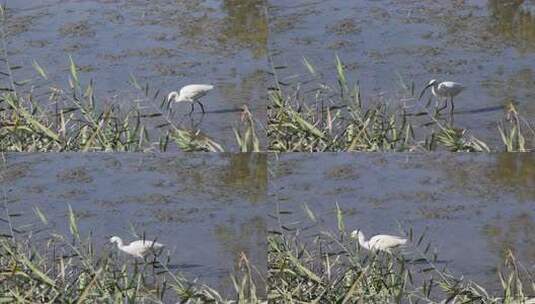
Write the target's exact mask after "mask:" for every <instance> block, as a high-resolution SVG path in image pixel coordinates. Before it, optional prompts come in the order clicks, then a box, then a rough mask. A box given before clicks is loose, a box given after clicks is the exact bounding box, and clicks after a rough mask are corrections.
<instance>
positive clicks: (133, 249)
mask: <svg viewBox="0 0 535 304" xmlns="http://www.w3.org/2000/svg"><path fill="white" fill-rule="evenodd" d="M110 242H111V243H117V247H118V248H119V250H122V251H124V252H126V253H128V254H130V255H133V256H135V257H139V258H143V257H145V256H146V255H147V254H148V253H149V252H150V251H151V250H154V249H159V248H162V247H164V245H163V244H160V243H157V242H155V241H149V240H138V241H133V242H132V243H130V244H128V245H124V244H123V240H122V239H121V238H120V237H118V236H113V237H111V238H110Z"/></svg>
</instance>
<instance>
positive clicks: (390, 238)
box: [351, 230, 407, 253]
mask: <svg viewBox="0 0 535 304" xmlns="http://www.w3.org/2000/svg"><path fill="white" fill-rule="evenodd" d="M351 237H352V238H356V239H358V242H359V244H360V247H362V248H364V249H367V250H370V251H385V252H388V253H391V250H392V249H394V248H397V247H400V246H403V245H405V244H406V243H407V239H404V238H402V237H399V236H394V235H387V234H378V235H375V236H372V237H371V238H370V239H369V240H366V237H365V236H364V233H362V232H361V231H360V230H355V231H353V232H351Z"/></svg>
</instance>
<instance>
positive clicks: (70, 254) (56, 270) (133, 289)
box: [0, 206, 265, 304]
mask: <svg viewBox="0 0 535 304" xmlns="http://www.w3.org/2000/svg"><path fill="white" fill-rule="evenodd" d="M5 210H6V216H5V217H3V218H0V220H1V222H3V223H4V224H5V225H4V227H3V228H6V229H2V234H1V235H0V302H2V303H170V302H177V303H244V304H245V303H247V304H248V303H265V301H264V302H263V301H262V300H261V299H260V298H259V295H258V291H257V287H256V285H255V282H254V280H253V276H254V274H253V271H255V269H254V267H252V266H251V265H250V264H249V261H248V260H247V257H246V256H245V255H243V254H242V256H241V258H240V263H239V269H240V270H239V272H238V273H237V274H236V275H233V276H232V282H233V285H234V291H233V292H232V294H231V295H230V296H229V299H227V298H225V297H224V296H223V295H222V294H221V293H220V292H218V291H216V290H215V289H212V288H210V287H209V286H206V285H204V284H200V283H197V282H196V281H190V280H187V279H186V278H185V277H184V276H182V275H181V274H180V273H178V272H173V271H171V270H170V267H171V258H170V256H163V255H157V256H155V257H154V258H152V259H149V260H146V261H143V260H136V259H135V258H132V257H126V258H125V257H124V256H122V255H121V254H118V253H117V251H115V250H114V251H113V252H109V251H107V250H106V251H104V252H102V250H100V249H98V248H96V247H95V246H94V244H93V242H94V239H92V237H91V235H87V236H84V235H82V233H80V231H79V229H78V226H77V222H76V216H75V215H74V213H73V211H72V210H71V209H69V211H70V212H69V214H68V218H69V228H70V235H69V236H64V235H60V234H57V233H50V234H46V236H45V235H44V234H45V233H46V232H47V231H48V230H49V229H47V228H46V226H48V220H47V218H46V216H45V215H44V214H43V213H42V212H41V211H39V209H37V208H36V209H34V211H35V213H36V214H37V215H38V216H39V218H40V220H41V221H42V224H45V228H42V227H41V229H40V231H41V232H35V231H34V232H25V231H28V228H29V227H27V225H22V226H19V225H16V223H15V222H14V221H13V217H14V215H10V214H9V212H8V210H7V206H6V208H5ZM6 231H7V232H6Z"/></svg>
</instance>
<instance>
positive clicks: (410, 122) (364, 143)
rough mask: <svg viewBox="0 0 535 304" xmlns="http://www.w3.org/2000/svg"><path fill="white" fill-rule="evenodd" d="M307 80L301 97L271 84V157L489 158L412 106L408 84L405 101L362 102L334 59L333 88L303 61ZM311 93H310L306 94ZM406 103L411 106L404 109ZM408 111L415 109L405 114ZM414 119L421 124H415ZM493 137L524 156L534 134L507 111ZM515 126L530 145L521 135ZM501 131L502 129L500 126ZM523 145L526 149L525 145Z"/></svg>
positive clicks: (458, 131)
mask: <svg viewBox="0 0 535 304" xmlns="http://www.w3.org/2000/svg"><path fill="white" fill-rule="evenodd" d="M304 65H305V66H306V68H307V70H308V72H309V74H310V75H311V77H312V80H307V84H306V87H307V89H306V91H305V92H303V90H302V88H301V86H300V85H299V84H298V85H295V86H289V84H286V83H281V82H280V81H278V79H277V75H276V73H274V75H275V81H276V83H277V86H276V87H274V88H272V90H271V91H270V103H269V105H268V125H267V136H268V150H270V151H277V152H289V151H295V152H315V151H399V152H402V151H434V150H448V151H453V152H459V151H469V152H490V151H491V150H492V151H501V150H502V149H500V148H494V149H491V148H490V147H489V146H488V145H487V144H486V143H485V142H483V141H482V140H480V139H478V138H477V137H476V136H474V135H473V133H472V132H471V131H470V130H467V129H465V128H460V127H459V126H457V125H455V124H454V122H453V118H452V119H451V120H450V121H447V120H444V119H442V118H441V116H440V109H438V108H437V106H435V107H434V108H429V104H427V105H423V104H419V103H417V98H416V97H415V95H414V88H415V86H414V83H412V84H410V85H408V84H405V83H404V82H403V81H401V82H402V87H403V88H404V90H405V92H406V95H407V97H406V98H405V99H404V100H402V101H401V102H399V103H394V102H386V101H384V100H380V101H369V102H365V101H363V100H362V97H361V94H360V86H359V84H358V82H357V83H356V84H354V85H352V84H350V83H349V82H348V80H347V76H346V72H345V69H344V64H343V63H342V61H341V60H340V59H339V58H338V57H336V75H337V84H336V85H329V84H328V83H327V81H324V80H323V79H322V77H321V76H320V73H319V72H318V71H317V70H316V69H315V67H314V66H313V65H312V64H311V63H310V62H308V61H307V60H306V59H304ZM310 87H312V88H310ZM410 101H413V102H414V104H412V105H408V103H409V102H410ZM408 109H420V110H421V111H420V112H419V113H409V111H408ZM418 117H425V118H427V120H428V122H425V123H421V120H417V118H418ZM506 117H510V118H508V119H506V122H502V123H500V126H499V132H500V134H501V137H502V140H503V141H504V144H505V147H506V148H505V150H506V151H530V150H533V148H530V145H533V144H534V143H535V132H533V128H531V127H529V123H528V122H527V121H526V120H525V119H523V118H522V117H521V116H520V115H519V114H518V112H516V110H515V111H508V113H507V114H506ZM520 122H522V124H523V125H525V126H526V127H525V128H523V129H522V130H529V131H530V133H529V135H530V139H529V140H528V139H526V138H525V137H524V134H523V133H522V132H521V128H520ZM505 125H506V126H505ZM528 143H529V144H528Z"/></svg>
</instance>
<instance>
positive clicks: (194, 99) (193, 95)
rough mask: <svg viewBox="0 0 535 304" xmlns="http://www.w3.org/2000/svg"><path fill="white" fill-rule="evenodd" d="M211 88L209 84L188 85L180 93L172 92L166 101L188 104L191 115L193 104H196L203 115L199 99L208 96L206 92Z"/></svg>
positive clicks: (202, 107)
mask: <svg viewBox="0 0 535 304" xmlns="http://www.w3.org/2000/svg"><path fill="white" fill-rule="evenodd" d="M213 88H214V86H213V85H210V84H190V85H187V86H185V87H183V88H182V89H180V92H176V91H174V92H171V93H169V95H168V96H167V100H168V101H174V102H190V103H191V112H190V113H192V112H193V110H194V104H195V103H198V104H199V105H200V106H201V109H202V112H203V113H204V106H203V104H202V103H201V102H200V101H199V99H200V98H201V97H203V96H205V95H206V94H208V92H209V91H211V90H212V89H213Z"/></svg>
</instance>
